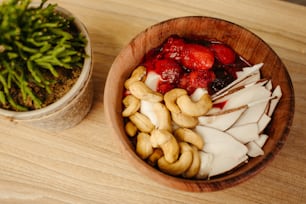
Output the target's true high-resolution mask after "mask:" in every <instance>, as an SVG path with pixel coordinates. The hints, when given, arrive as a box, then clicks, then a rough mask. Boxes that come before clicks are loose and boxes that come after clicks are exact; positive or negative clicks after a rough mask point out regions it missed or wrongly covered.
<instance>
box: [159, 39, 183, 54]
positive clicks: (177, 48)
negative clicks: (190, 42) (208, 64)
mask: <svg viewBox="0 0 306 204" xmlns="http://www.w3.org/2000/svg"><path fill="white" fill-rule="evenodd" d="M184 45H185V41H184V40H183V39H182V38H180V37H178V36H171V37H169V38H168V39H167V41H166V42H165V44H164V45H163V47H162V54H163V56H164V58H170V59H175V60H180V59H181V51H182V50H183V47H184Z"/></svg>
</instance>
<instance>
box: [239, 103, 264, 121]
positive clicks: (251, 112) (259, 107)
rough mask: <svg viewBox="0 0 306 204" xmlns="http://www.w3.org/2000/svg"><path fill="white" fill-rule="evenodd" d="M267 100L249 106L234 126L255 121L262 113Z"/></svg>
mask: <svg viewBox="0 0 306 204" xmlns="http://www.w3.org/2000/svg"><path fill="white" fill-rule="evenodd" d="M267 104H268V101H264V102H261V103H258V104H255V105H252V106H250V107H249V108H248V109H247V110H246V111H245V112H244V113H243V114H242V115H241V117H240V118H239V119H238V120H237V121H236V123H235V124H234V126H240V125H245V124H249V123H257V122H258V121H259V119H260V118H261V117H262V115H263V114H264V112H265V110H266V107H267Z"/></svg>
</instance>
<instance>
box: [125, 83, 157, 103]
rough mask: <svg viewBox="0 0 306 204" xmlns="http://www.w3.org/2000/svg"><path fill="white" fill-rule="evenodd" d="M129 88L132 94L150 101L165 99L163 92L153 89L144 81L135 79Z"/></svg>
mask: <svg viewBox="0 0 306 204" xmlns="http://www.w3.org/2000/svg"><path fill="white" fill-rule="evenodd" d="M129 90H130V92H131V94H133V95H134V96H135V97H137V98H139V99H141V100H145V101H150V102H160V101H162V100H163V95H162V94H161V93H158V92H156V91H153V90H152V89H150V88H149V87H148V86H147V85H146V84H145V83H144V82H142V81H135V82H133V83H131V84H130V87H129Z"/></svg>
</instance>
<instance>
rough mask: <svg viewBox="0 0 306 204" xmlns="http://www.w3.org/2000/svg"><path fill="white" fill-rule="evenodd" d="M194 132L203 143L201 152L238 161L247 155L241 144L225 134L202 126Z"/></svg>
mask: <svg viewBox="0 0 306 204" xmlns="http://www.w3.org/2000/svg"><path fill="white" fill-rule="evenodd" d="M195 131H196V132H197V133H198V134H199V135H200V136H201V137H202V138H203V140H204V141H205V145H204V148H203V151H205V152H207V153H212V154H213V155H214V156H215V155H219V154H225V155H231V156H232V157H234V158H237V159H238V158H241V157H242V156H243V155H245V154H246V153H247V148H246V147H245V146H244V145H243V144H241V143H240V142H238V141H237V140H235V139H234V138H233V137H232V136H230V135H229V134H227V133H225V132H222V131H220V130H217V129H214V128H210V127H204V126H196V127H195Z"/></svg>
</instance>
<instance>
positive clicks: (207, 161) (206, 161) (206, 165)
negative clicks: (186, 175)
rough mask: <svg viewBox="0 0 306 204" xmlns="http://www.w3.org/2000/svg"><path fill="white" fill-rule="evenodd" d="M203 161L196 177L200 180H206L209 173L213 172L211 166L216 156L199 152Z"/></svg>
mask: <svg viewBox="0 0 306 204" xmlns="http://www.w3.org/2000/svg"><path fill="white" fill-rule="evenodd" d="M198 152H199V155H200V159H201V165H200V169H199V172H198V173H197V175H196V178H198V179H205V178H207V177H208V175H209V172H210V171H211V167H212V166H211V164H212V161H213V159H214V156H213V155H212V154H211V153H206V152H203V151H198Z"/></svg>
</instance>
